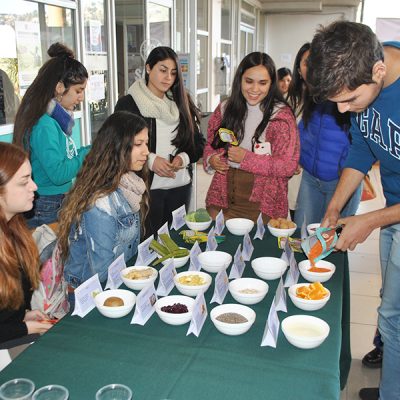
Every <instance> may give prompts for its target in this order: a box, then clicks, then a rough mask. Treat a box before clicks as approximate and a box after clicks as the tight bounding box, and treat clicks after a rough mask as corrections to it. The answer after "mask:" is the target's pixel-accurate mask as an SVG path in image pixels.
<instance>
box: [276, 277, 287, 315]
mask: <svg viewBox="0 0 400 400" xmlns="http://www.w3.org/2000/svg"><path fill="white" fill-rule="evenodd" d="M274 301H275V307H276V311H283V312H287V304H286V290H285V287H284V286H283V279H282V276H281V277H280V279H279V284H278V287H277V288H276V292H275V299H274Z"/></svg>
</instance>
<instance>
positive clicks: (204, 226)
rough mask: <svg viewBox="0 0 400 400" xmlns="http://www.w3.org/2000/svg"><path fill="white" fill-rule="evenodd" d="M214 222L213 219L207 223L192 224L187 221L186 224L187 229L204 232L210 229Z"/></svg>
mask: <svg viewBox="0 0 400 400" xmlns="http://www.w3.org/2000/svg"><path fill="white" fill-rule="evenodd" d="M212 222H213V221H212V219H211V218H210V220H209V221H205V222H190V221H187V220H186V219H185V223H186V225H187V227H188V228H189V229H192V230H193V231H204V230H206V229H208V228H209V227H210V225H211V223H212Z"/></svg>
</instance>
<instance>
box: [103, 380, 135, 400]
mask: <svg viewBox="0 0 400 400" xmlns="http://www.w3.org/2000/svg"><path fill="white" fill-rule="evenodd" d="M131 399H132V390H131V389H129V388H128V386H125V385H121V384H119V383H113V384H111V385H107V386H103V387H102V388H100V389H99V390H98V391H97V393H96V400H131Z"/></svg>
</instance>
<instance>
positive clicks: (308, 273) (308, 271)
mask: <svg viewBox="0 0 400 400" xmlns="http://www.w3.org/2000/svg"><path fill="white" fill-rule="evenodd" d="M299 270H300V274H301V276H302V277H303V278H304V279H306V280H307V281H309V282H326V281H328V280H329V279H331V277H332V275H333V274H334V273H335V270H336V267H335V265H334V264H332V263H331V262H329V261H325V260H320V261H317V262H316V263H315V265H314V266H312V265H311V261H310V260H304V261H300V262H299Z"/></svg>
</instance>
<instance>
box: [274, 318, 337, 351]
mask: <svg viewBox="0 0 400 400" xmlns="http://www.w3.org/2000/svg"><path fill="white" fill-rule="evenodd" d="M281 326H282V332H283V333H284V335H285V336H286V339H287V340H288V342H289V343H291V344H292V345H293V346H296V347H298V348H300V349H313V348H314V347H318V346H319V345H320V344H322V343H323V341H324V340H325V339H326V338H327V337H328V335H329V331H330V329H329V325H328V324H327V323H326V322H325V321H324V320H322V319H320V318H317V317H312V316H311V315H292V316H290V317H287V318H285V319H284V320H283V321H282V324H281Z"/></svg>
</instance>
